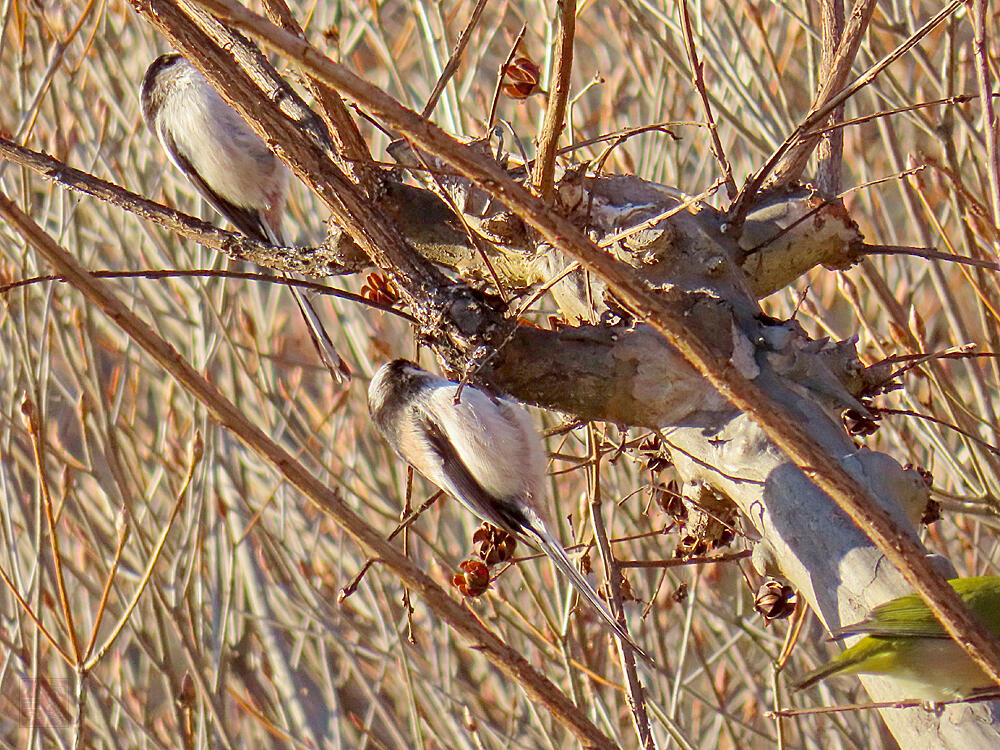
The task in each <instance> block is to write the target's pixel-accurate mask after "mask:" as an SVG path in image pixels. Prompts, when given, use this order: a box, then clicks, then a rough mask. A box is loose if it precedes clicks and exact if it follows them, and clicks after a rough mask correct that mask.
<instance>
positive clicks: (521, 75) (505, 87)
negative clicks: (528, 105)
mask: <svg viewBox="0 0 1000 750" xmlns="http://www.w3.org/2000/svg"><path fill="white" fill-rule="evenodd" d="M539 77H540V71H539V69H538V66H537V65H536V64H535V62H534V60H532V59H530V58H528V57H516V58H514V59H513V60H511V62H510V64H509V65H508V66H507V67H506V68H504V71H503V83H502V84H500V90H501V91H502V92H503V93H504V94H505V95H506V96H509V97H510V98H511V99H527V98H528V97H529V96H531V95H532V94H537V93H539V92H541V90H542V89H541V88H540V87H539V85H538V79H539Z"/></svg>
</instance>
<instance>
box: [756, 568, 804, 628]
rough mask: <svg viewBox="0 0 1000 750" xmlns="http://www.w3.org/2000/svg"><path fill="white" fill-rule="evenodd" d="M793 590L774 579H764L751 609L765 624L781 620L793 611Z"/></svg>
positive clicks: (795, 598)
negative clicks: (755, 611)
mask: <svg viewBox="0 0 1000 750" xmlns="http://www.w3.org/2000/svg"><path fill="white" fill-rule="evenodd" d="M796 601H797V597H796V595H795V589H793V588H792V587H791V586H789V585H788V584H787V583H782V582H781V581H779V580H777V579H776V578H765V579H764V581H763V582H762V583H761V584H760V587H759V588H758V589H757V594H756V596H754V600H753V608H754V609H755V610H757V612H758V613H759V614H760V615H761V617H763V618H764V619H765V620H766V621H767V622H771V620H783V619H785V618H786V617H788V616H789V615H790V614H792V612H794V611H795V603H796Z"/></svg>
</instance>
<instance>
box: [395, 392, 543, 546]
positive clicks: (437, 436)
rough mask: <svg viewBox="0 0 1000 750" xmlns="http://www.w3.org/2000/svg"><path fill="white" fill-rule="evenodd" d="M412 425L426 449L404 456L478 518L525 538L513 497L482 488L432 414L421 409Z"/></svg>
mask: <svg viewBox="0 0 1000 750" xmlns="http://www.w3.org/2000/svg"><path fill="white" fill-rule="evenodd" d="M415 425H416V427H415V430H416V431H418V432H419V434H416V435H413V436H412V437H413V438H415V439H416V440H420V441H423V442H424V444H425V445H426V446H427V448H429V450H425V451H416V452H415V455H413V456H407V457H406V458H407V460H408V461H410V463H412V464H413V467H414V468H415V469H416V470H417V471H419V472H420V473H421V474H423V475H424V476H425V477H427V478H428V479H429V480H431V481H432V482H433V483H434V484H436V485H438V486H439V487H441V488H442V489H444V490H446V491H447V492H448V493H449V494H451V495H453V496H454V497H455V498H456V499H457V500H458V501H459V502H461V503H462V504H463V505H464V506H465V507H466V508H468V509H469V510H470V511H472V512H473V513H474V514H475V515H476V516H478V517H479V518H481V519H483V520H484V521H488V522H490V523H491V524H493V525H494V526H499V527H500V528H501V529H504V530H506V531H509V532H510V533H512V534H516V535H518V536H519V537H521V538H522V539H524V538H525V534H524V532H525V526H526V524H527V519H526V518H525V516H524V513H523V511H522V510H521V509H520V507H519V506H518V504H517V502H516V500H511V499H508V498H497V497H494V496H492V495H491V494H490V493H489V492H487V491H486V490H485V489H483V487H482V485H481V484H479V482H477V481H476V478H475V477H474V476H473V475H472V472H470V471H469V467H467V466H466V465H465V463H464V462H463V461H462V458H461V456H459V455H458V452H457V451H456V450H455V446H454V443H453V442H452V441H451V440H449V438H448V436H447V434H446V432H445V429H444V428H443V427H442V425H441V424H440V423H439V422H438V421H437V420H436V419H435V418H434V415H433V414H431V413H429V412H427V411H425V410H420V411H419V413H418V415H417V418H416V420H415Z"/></svg>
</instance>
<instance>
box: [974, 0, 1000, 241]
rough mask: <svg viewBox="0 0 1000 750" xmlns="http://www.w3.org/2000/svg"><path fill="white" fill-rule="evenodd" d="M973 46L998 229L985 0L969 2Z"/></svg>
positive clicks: (997, 150) (999, 196) (999, 182)
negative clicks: (970, 6)
mask: <svg viewBox="0 0 1000 750" xmlns="http://www.w3.org/2000/svg"><path fill="white" fill-rule="evenodd" d="M971 5H972V28H973V39H972V49H973V51H974V52H975V56H976V83H977V84H978V85H979V98H980V103H981V106H982V117H983V126H982V129H983V135H984V138H985V140H986V173H987V174H988V175H989V184H990V208H991V209H992V210H991V213H992V215H993V217H992V218H993V226H994V227H997V228H998V230H1000V146H998V145H997V116H996V110H995V109H994V108H993V97H992V96H991V92H992V90H993V81H992V76H991V75H990V59H991V58H990V37H989V35H988V34H987V33H986V24H987V13H988V9H989V4H988V3H987V1H986V0H974V1H973V2H972V3H971ZM993 252H994V253H996V254H997V255H998V256H1000V241H998V240H997V239H994V240H993Z"/></svg>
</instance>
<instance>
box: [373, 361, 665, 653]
mask: <svg viewBox="0 0 1000 750" xmlns="http://www.w3.org/2000/svg"><path fill="white" fill-rule="evenodd" d="M368 411H369V413H370V414H371V418H372V422H373V423H374V424H375V427H376V428H378V431H379V432H381V433H382V436H383V437H384V438H385V439H386V441H388V443H389V445H391V446H392V447H393V449H394V450H395V451H396V453H398V454H399V455H400V456H401V457H402V458H403V459H404V460H406V461H407V462H409V463H410V464H411V465H412V466H413V468H415V469H416V470H417V471H419V472H420V473H421V474H423V475H424V477H426V478H427V479H428V480H430V481H431V482H433V483H434V484H436V485H437V486H438V487H440V488H441V489H443V490H445V491H446V492H448V493H449V494H451V495H452V496H453V497H455V498H456V499H457V500H458V501H459V502H460V503H462V505H464V506H465V507H466V508H468V509H469V510H471V511H472V512H473V513H474V514H475V515H477V516H478V517H479V518H481V519H482V520H484V521H488V522H489V523H491V524H493V525H494V526H499V527H500V528H502V529H504V530H505V531H507V532H509V533H511V534H515V535H517V536H518V537H520V538H522V539H524V540H526V541H528V542H529V543H531V544H533V545H535V546H537V547H539V548H541V550H542V551H543V552H544V553H545V554H546V555H548V557H549V558H550V559H551V560H552V562H553V563H555V565H556V567H557V568H558V569H559V571H560V572H561V573H562V574H563V575H565V576H566V577H567V578H568V579H569V581H570V583H572V584H573V586H574V587H575V588H576V590H577V591H578V592H579V593H580V594H581V595H582V596H583V598H584V599H586V600H587V601H588V602H589V603H590V605H591V606H592V607H593V608H594V609H595V610H597V612H598V613H599V614H600V616H601V618H602V619H603V621H604V622H605V623H606V624H607V626H608V627H609V628H610V629H611V630H613V631H614V633H615V634H616V635H617V636H618V637H619V638H621V639H622V641H624V642H625V643H627V644H628V645H629V646H630V647H631V648H632V649H634V650H635V651H636V653H638V654H639V655H640V656H641V657H642V658H644V659H646V660H647V661H650V662H651V661H652V660H651V659H650V657H649V656H648V655H647V654H646V653H645V652H644V651H643V650H642V649H640V648H639V647H638V646H636V645H635V642H634V641H633V640H632V639H631V637H630V636H629V634H628V631H627V630H625V628H624V627H622V625H621V624H619V622H618V621H617V620H616V619H615V617H614V615H612V614H611V612H610V611H609V610H608V608H607V605H605V604H604V602H603V601H602V600H601V598H600V597H599V596H598V594H597V592H596V591H594V588H593V587H592V586H591V585H590V584H589V583H588V582H587V579H586V578H584V577H583V575H582V574H581V573H580V571H579V570H578V569H577V567H576V566H575V565H574V564H573V563H572V562H570V560H569V558H568V557H567V556H566V551H565V550H564V549H563V547H562V545H561V544H560V543H559V540H558V539H556V538H555V536H553V535H552V532H550V531H549V524H548V523H547V522H546V520H545V513H544V511H543V510H542V506H541V503H542V502H543V498H544V497H545V490H544V486H545V453H544V452H543V449H542V440H541V437H540V436H539V434H538V431H537V430H536V429H535V426H534V425H533V424H532V421H531V417H530V415H529V414H528V412H527V411H525V410H524V409H523V408H522V407H521V406H519V405H518V404H515V403H513V402H511V401H507V400H506V399H502V398H495V397H493V396H490V395H488V394H487V393H484V392H483V391H481V390H479V389H478V388H473V387H472V386H468V385H467V386H465V387H463V388H462V389H461V394H460V395H459V384H458V383H456V382H453V381H451V380H445V379H444V378H439V377H437V376H435V375H432V374H431V373H429V372H427V371H426V370H424V369H422V368H421V367H419V366H418V365H416V364H414V363H413V362H410V361H408V360H405V359H397V360H395V361H393V362H389V363H388V364H385V365H382V367H380V368H379V370H378V372H376V373H375V376H374V377H373V378H372V380H371V383H370V384H369V386H368Z"/></svg>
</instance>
